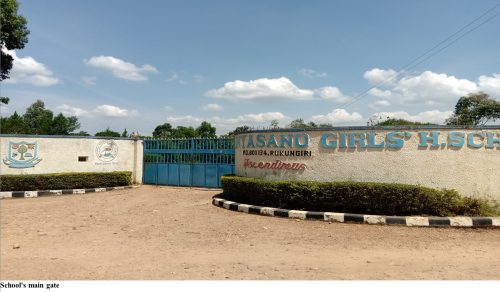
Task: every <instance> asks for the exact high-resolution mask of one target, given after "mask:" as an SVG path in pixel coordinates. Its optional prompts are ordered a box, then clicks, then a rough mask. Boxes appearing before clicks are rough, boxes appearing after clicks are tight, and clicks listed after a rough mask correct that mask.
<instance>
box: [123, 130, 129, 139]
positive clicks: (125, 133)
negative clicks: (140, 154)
mask: <svg viewBox="0 0 500 292" xmlns="http://www.w3.org/2000/svg"><path fill="white" fill-rule="evenodd" d="M127 137H128V136H127V128H125V130H124V131H123V133H122V138H127Z"/></svg>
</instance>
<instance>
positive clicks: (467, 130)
mask: <svg viewBox="0 0 500 292" xmlns="http://www.w3.org/2000/svg"><path fill="white" fill-rule="evenodd" d="M235 139H236V140H235V145H236V175H239V176H245V177H254V178H262V179H268V180H310V181H323V182H327V181H358V182H385V183H403V184H411V185H422V186H426V187H431V188H438V189H441V188H447V189H455V190H457V191H459V192H460V193H461V194H462V195H464V196H474V197H482V198H488V199H495V200H499V199H500V126H481V127H479V126H477V127H476V126H420V127H416V126H408V127H383V128H382V127H346V128H321V129H276V130H262V131H249V132H245V133H242V134H239V135H237V136H236V138H235Z"/></svg>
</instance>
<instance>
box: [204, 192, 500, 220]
mask: <svg viewBox="0 0 500 292" xmlns="http://www.w3.org/2000/svg"><path fill="white" fill-rule="evenodd" d="M212 204H213V205H215V206H217V207H222V208H225V209H228V210H232V211H239V212H244V213H254V214H260V215H266V216H277V217H287V218H295V219H318V220H324V221H334V222H355V223H367V224H391V225H393V224H394V225H405V226H419V227H424V226H425V227H500V217H416V216H415V217H411V216H379V215H361V214H349V213H333V212H311V211H298V210H288V209H278V208H270V207H262V206H253V205H247V204H240V203H236V202H233V201H227V200H224V199H221V198H218V196H214V197H213V200H212Z"/></svg>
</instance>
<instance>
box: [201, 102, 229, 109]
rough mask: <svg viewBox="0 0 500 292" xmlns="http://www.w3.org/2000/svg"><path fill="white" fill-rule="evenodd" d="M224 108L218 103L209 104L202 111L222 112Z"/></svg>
mask: <svg viewBox="0 0 500 292" xmlns="http://www.w3.org/2000/svg"><path fill="white" fill-rule="evenodd" d="M223 109H224V108H223V107H222V106H220V105H218V104H216V103H209V104H207V105H204V106H203V107H202V108H201V110H202V111H221V110H223Z"/></svg>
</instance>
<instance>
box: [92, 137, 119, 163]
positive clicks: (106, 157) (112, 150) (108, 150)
mask: <svg viewBox="0 0 500 292" xmlns="http://www.w3.org/2000/svg"><path fill="white" fill-rule="evenodd" d="M117 155H118V145H116V143H115V141H113V140H103V141H101V142H99V144H97V146H96V147H95V156H96V157H97V159H99V160H100V161H103V162H109V161H111V160H113V159H115V157H116V156H117Z"/></svg>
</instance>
